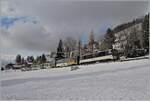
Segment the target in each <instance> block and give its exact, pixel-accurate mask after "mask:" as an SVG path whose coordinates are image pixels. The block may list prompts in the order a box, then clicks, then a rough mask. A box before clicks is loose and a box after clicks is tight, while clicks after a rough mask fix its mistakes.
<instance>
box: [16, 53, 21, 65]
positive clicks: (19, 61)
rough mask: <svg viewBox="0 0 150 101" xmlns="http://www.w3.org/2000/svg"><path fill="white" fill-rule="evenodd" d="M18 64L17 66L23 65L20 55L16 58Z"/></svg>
mask: <svg viewBox="0 0 150 101" xmlns="http://www.w3.org/2000/svg"><path fill="white" fill-rule="evenodd" d="M16 63H17V64H20V63H21V55H20V54H18V55H17V56H16Z"/></svg>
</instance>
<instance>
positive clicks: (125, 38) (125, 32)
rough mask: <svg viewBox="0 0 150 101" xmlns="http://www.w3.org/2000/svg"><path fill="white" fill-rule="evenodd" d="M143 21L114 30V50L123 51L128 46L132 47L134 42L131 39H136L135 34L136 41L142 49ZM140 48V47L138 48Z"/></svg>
mask: <svg viewBox="0 0 150 101" xmlns="http://www.w3.org/2000/svg"><path fill="white" fill-rule="evenodd" d="M142 21H143V20H139V21H138V22H135V23H134V22H132V23H130V24H128V26H126V24H124V25H122V26H125V27H122V28H121V27H120V28H116V29H114V32H115V33H114V35H115V43H114V45H113V48H114V49H116V50H118V51H123V50H124V49H125V48H126V46H127V45H132V42H133V40H130V38H132V37H134V35H132V34H133V33H134V34H135V36H136V40H138V42H139V45H140V48H142V47H143V28H142V23H143V22H142ZM138 48H139V47H138Z"/></svg>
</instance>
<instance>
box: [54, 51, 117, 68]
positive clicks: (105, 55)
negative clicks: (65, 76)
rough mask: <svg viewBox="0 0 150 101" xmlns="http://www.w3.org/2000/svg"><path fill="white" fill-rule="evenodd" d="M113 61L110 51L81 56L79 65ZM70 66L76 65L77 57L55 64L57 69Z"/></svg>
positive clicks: (113, 57) (58, 61) (61, 60)
mask: <svg viewBox="0 0 150 101" xmlns="http://www.w3.org/2000/svg"><path fill="white" fill-rule="evenodd" d="M114 59H116V57H115V56H113V55H112V52H111V50H106V51H97V52H93V53H89V54H84V55H81V56H80V61H79V63H80V64H89V63H94V62H104V61H111V60H114ZM71 65H77V57H72V58H65V59H60V60H57V62H56V66H57V67H64V66H71Z"/></svg>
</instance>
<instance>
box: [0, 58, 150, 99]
mask: <svg viewBox="0 0 150 101" xmlns="http://www.w3.org/2000/svg"><path fill="white" fill-rule="evenodd" d="M79 68H80V69H77V70H75V71H70V70H71V69H70V67H65V68H56V69H45V70H37V71H28V72H21V71H16V72H14V71H13V72H12V71H9V72H8V71H7V72H6V71H5V72H1V95H2V96H1V97H2V99H19V100H23V99H30V100H33V99H52V100H54V99H55V100H67V99H68V100H87V99H88V100H101V99H104V100H121V99H123V100H150V61H149V60H148V59H142V60H134V61H126V62H112V63H100V64H92V65H84V66H79Z"/></svg>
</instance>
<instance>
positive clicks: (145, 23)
mask: <svg viewBox="0 0 150 101" xmlns="http://www.w3.org/2000/svg"><path fill="white" fill-rule="evenodd" d="M143 30H144V35H143V37H144V48H146V49H149V14H147V15H146V16H145V17H144V21H143Z"/></svg>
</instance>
